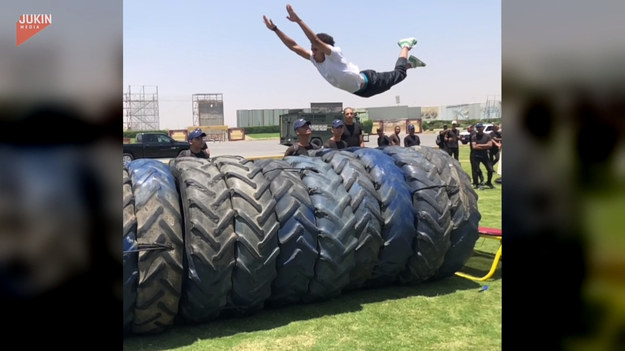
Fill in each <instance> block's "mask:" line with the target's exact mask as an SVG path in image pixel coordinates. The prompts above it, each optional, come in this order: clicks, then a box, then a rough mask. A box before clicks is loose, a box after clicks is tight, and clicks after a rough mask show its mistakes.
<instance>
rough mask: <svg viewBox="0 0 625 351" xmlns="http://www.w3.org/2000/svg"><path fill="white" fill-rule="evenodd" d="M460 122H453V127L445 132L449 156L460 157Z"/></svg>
mask: <svg viewBox="0 0 625 351" xmlns="http://www.w3.org/2000/svg"><path fill="white" fill-rule="evenodd" d="M457 127H458V122H456V121H452V122H451V129H449V130H448V131H447V132H446V133H445V148H446V149H447V153H448V154H449V156H452V157H453V158H455V159H456V160H457V159H458V154H459V152H458V139H460V131H459V130H458V128H457Z"/></svg>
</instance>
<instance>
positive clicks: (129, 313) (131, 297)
mask: <svg viewBox="0 0 625 351" xmlns="http://www.w3.org/2000/svg"><path fill="white" fill-rule="evenodd" d="M122 193H123V197H122V204H123V236H122V240H123V248H124V253H123V288H122V290H123V300H124V301H123V306H124V334H126V333H128V332H129V331H130V326H131V325H132V321H133V319H134V316H135V302H136V301H137V280H138V278H139V270H138V267H137V259H138V255H139V254H138V252H137V217H136V216H135V198H134V195H133V194H132V185H131V183H130V175H128V169H126V168H125V167H124V169H123V170H122Z"/></svg>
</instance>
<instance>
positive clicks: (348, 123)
mask: <svg viewBox="0 0 625 351" xmlns="http://www.w3.org/2000/svg"><path fill="white" fill-rule="evenodd" d="M355 116H356V115H355V114H354V109H353V108H351V107H346V108H345V109H343V122H344V123H345V128H343V135H342V136H341V139H342V140H345V142H346V143H347V146H360V147H365V140H364V138H363V136H362V126H361V125H360V124H359V123H356V121H355V120H354V117H355Z"/></svg>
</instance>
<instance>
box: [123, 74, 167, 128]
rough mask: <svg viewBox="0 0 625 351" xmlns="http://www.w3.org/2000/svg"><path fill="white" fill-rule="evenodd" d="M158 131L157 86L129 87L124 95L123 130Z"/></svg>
mask: <svg viewBox="0 0 625 351" xmlns="http://www.w3.org/2000/svg"><path fill="white" fill-rule="evenodd" d="M128 129H130V130H158V129H159V116H158V86H145V85H142V86H140V87H131V86H128V91H127V92H125V93H124V130H128Z"/></svg>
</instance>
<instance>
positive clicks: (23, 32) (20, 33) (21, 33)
mask: <svg viewBox="0 0 625 351" xmlns="http://www.w3.org/2000/svg"><path fill="white" fill-rule="evenodd" d="M50 24H52V15H51V14H47V15H43V14H39V15H21V16H20V19H19V21H17V23H15V31H16V33H17V37H16V42H17V46H20V45H21V44H22V43H24V42H25V41H26V40H28V39H30V38H32V37H33V36H34V35H35V34H37V33H39V32H41V31H42V30H44V29H45V28H46V27H48V26H49V25H50Z"/></svg>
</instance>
